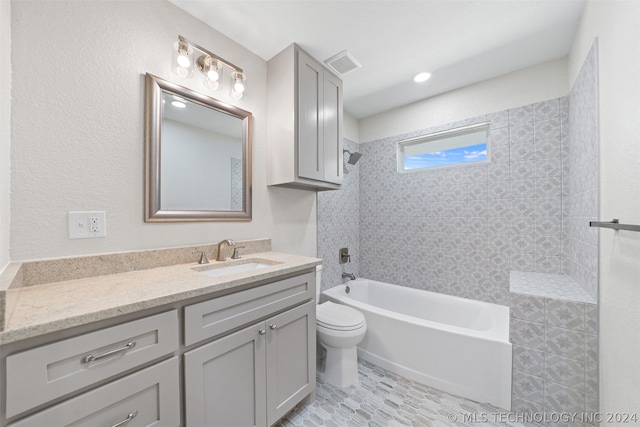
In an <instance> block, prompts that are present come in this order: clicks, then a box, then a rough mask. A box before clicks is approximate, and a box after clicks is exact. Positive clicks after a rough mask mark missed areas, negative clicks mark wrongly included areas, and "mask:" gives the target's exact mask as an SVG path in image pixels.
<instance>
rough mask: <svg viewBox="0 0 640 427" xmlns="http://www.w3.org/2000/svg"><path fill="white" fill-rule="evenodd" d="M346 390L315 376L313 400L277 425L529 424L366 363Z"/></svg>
mask: <svg viewBox="0 0 640 427" xmlns="http://www.w3.org/2000/svg"><path fill="white" fill-rule="evenodd" d="M358 370H359V378H358V382H357V383H356V384H355V385H354V386H352V387H349V388H347V389H339V388H336V387H333V386H331V385H330V384H328V383H325V382H324V380H323V379H322V374H319V375H318V387H317V396H316V400H315V401H313V402H312V403H309V404H306V405H302V406H300V407H298V408H296V409H294V410H293V411H292V412H291V413H289V414H288V415H287V416H285V417H284V418H283V419H282V420H280V422H279V423H278V424H277V425H276V427H298V426H305V427H315V426H328V427H350V426H353V427H362V426H368V427H396V426H397V427H400V426H411V427H427V426H429V427H431V426H434V427H435V426H437V427H440V426H472V425H474V426H483V427H489V426H501V427H506V426H513V427H515V426H529V425H534V424H526V423H519V422H513V421H517V419H509V418H508V417H509V414H507V413H504V412H501V410H500V409H498V408H496V407H494V406H491V405H488V404H482V403H477V402H473V401H471V400H468V399H464V398H461V397H458V396H454V395H451V394H448V393H445V392H443V391H440V390H436V389H434V388H431V387H428V386H425V385H422V384H419V383H416V382H414V381H411V380H408V379H405V378H402V377H400V376H397V375H394V374H392V373H390V372H388V371H385V370H384V369H382V368H379V367H377V366H375V365H372V364H370V363H368V362H360V364H359V369H358Z"/></svg>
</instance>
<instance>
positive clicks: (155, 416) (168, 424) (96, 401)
mask: <svg viewBox="0 0 640 427" xmlns="http://www.w3.org/2000/svg"><path fill="white" fill-rule="evenodd" d="M178 369H179V367H178V358H177V357H174V358H172V359H169V360H166V361H164V362H162V363H159V364H157V365H154V366H152V367H150V368H146V369H143V370H141V371H139V372H136V373H134V374H131V375H128V376H126V377H124V378H121V379H119V380H117V381H114V382H112V383H109V384H107V385H104V386H102V387H99V388H97V389H95V390H92V391H89V392H87V393H84V394H81V395H80V396H77V397H74V398H73V399H69V400H67V401H64V402H62V403H60V404H58V405H55V406H53V407H51V408H48V409H45V410H43V411H40V412H38V413H36V414H35V415H32V416H30V417H27V418H24V419H22V420H20V421H17V422H15V423H13V424H10V425H9V427H41V426H68V425H73V426H74V427H81V426H85V427H96V426H105V427H110V426H119V427H124V426H126V427H142V426H154V427H176V426H178V425H180V396H179V390H180V384H179V381H178ZM127 419H130V421H128V422H125V420H127Z"/></svg>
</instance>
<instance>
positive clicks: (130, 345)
mask: <svg viewBox="0 0 640 427" xmlns="http://www.w3.org/2000/svg"><path fill="white" fill-rule="evenodd" d="M135 346H136V342H135V341H130V342H128V343H127V345H125V346H124V347H122V348H116V349H115V350H111V351H107V352H106V353H103V354H99V355H97V356H94V355H93V354H90V355H88V356H87V357H85V358H84V359H82V363H89V362H93V361H94V360H99V359H104V358H105V357H109V356H111V355H113V354H116V353H120V352H122V351H127V350H129V349H130V348H133V347H135ZM132 414H133V412H132ZM134 416H135V415H134Z"/></svg>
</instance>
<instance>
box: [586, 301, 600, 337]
mask: <svg viewBox="0 0 640 427" xmlns="http://www.w3.org/2000/svg"><path fill="white" fill-rule="evenodd" d="M584 324H585V331H586V332H587V333H588V334H591V335H597V334H598V306H597V305H596V304H585V305H584Z"/></svg>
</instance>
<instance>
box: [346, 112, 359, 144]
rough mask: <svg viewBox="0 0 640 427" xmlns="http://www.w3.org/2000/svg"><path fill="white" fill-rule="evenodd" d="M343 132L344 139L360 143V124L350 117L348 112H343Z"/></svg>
mask: <svg viewBox="0 0 640 427" xmlns="http://www.w3.org/2000/svg"><path fill="white" fill-rule="evenodd" d="M343 120H344V132H343V135H342V136H344V137H345V138H346V139H348V140H350V141H353V142H360V123H359V122H358V119H356V118H355V117H354V116H352V115H351V114H350V113H349V112H348V111H345V112H344V118H343Z"/></svg>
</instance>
